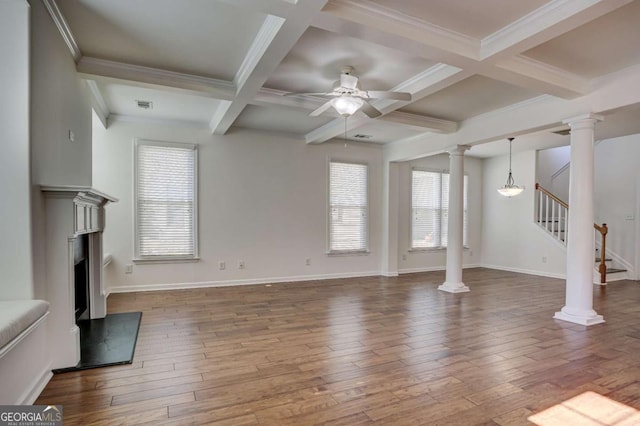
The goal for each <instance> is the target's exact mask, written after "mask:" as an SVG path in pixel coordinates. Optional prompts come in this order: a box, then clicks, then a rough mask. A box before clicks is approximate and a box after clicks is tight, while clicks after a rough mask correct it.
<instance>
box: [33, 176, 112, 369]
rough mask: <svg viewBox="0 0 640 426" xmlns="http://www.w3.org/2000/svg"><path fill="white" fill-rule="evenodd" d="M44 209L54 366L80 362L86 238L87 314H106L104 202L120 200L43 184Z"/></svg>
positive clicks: (77, 189) (49, 324)
mask: <svg viewBox="0 0 640 426" xmlns="http://www.w3.org/2000/svg"><path fill="white" fill-rule="evenodd" d="M41 190H42V192H43V194H44V196H45V209H46V225H45V226H46V236H45V257H46V280H47V283H46V288H47V300H48V301H49V303H50V305H51V306H50V311H51V315H50V319H49V323H48V334H49V342H50V343H51V344H50V347H51V350H52V351H53V365H52V367H53V368H54V369H57V368H66V367H73V366H75V365H76V364H78V362H79V361H80V331H79V328H78V326H77V325H76V320H77V318H76V290H75V281H76V279H75V274H76V269H77V268H76V260H77V259H76V257H77V256H76V254H77V252H78V250H77V249H76V250H74V246H76V247H79V246H81V244H82V242H81V241H79V240H85V242H84V244H85V249H84V251H85V253H84V255H85V257H86V259H85V260H86V264H85V268H86V269H87V271H86V278H87V279H88V283H89V284H88V286H86V289H87V292H88V294H87V296H86V301H87V302H88V303H87V305H88V306H87V308H88V309H87V310H88V313H85V314H84V315H83V318H85V317H88V318H91V319H95V318H104V317H105V315H106V313H107V302H106V296H107V295H106V292H105V289H104V283H103V280H102V275H103V274H102V257H103V250H102V232H103V231H104V225H105V208H104V207H105V205H106V204H107V203H109V202H116V201H118V200H117V199H116V198H114V197H111V196H109V195H107V194H105V193H103V192H100V191H98V190H95V189H93V188H88V187H78V186H42V187H41Z"/></svg>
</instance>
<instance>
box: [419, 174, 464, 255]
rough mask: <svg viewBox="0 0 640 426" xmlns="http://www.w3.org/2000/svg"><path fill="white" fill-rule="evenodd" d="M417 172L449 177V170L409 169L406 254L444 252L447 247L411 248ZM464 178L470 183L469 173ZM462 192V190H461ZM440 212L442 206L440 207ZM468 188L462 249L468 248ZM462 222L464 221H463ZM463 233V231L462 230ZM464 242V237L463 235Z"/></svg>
mask: <svg viewBox="0 0 640 426" xmlns="http://www.w3.org/2000/svg"><path fill="white" fill-rule="evenodd" d="M414 170H416V171H419V172H429V173H440V174H441V175H442V174H448V175H451V173H450V172H449V169H432V168H428V167H411V172H410V173H409V182H410V184H409V248H408V249H407V252H409V253H412V252H413V253H421V252H437V251H444V250H446V249H447V246H442V245H440V246H439V247H413V171H414ZM464 176H465V177H466V178H467V182H470V179H469V173H467V172H464ZM463 182H464V180H463ZM440 185H441V186H440V188H441V190H442V181H441V183H440ZM463 190H464V189H463ZM440 209H441V210H442V206H441V207H440ZM468 215H469V187H468V186H467V245H465V244H464V243H463V245H462V248H463V249H468V248H469V245H468V243H469V216H468ZM463 220H464V219H463ZM463 232H464V230H463ZM463 240H464V235H463Z"/></svg>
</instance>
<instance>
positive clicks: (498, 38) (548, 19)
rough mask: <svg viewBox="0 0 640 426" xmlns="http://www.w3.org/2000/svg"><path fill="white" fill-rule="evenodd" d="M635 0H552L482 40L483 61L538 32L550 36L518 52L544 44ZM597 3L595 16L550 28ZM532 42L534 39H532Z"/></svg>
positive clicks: (481, 52) (481, 54) (481, 56)
mask: <svg viewBox="0 0 640 426" xmlns="http://www.w3.org/2000/svg"><path fill="white" fill-rule="evenodd" d="M631 1H632V0H614V1H605V0H552V1H550V2H549V3H547V4H545V5H544V6H541V7H539V8H538V9H536V10H534V11H533V12H531V13H529V14H527V15H525V16H523V17H521V18H520V19H517V20H515V21H513V22H512V23H510V24H509V25H507V26H505V27H503V28H501V29H499V30H498V31H496V32H494V33H493V34H491V35H489V36H487V37H485V38H484V39H482V41H481V43H480V60H485V59H487V58H489V57H491V56H494V55H496V54H498V53H501V52H505V51H506V50H507V49H509V48H510V47H512V46H515V45H517V44H519V43H521V42H523V41H524V40H528V39H530V38H531V37H532V36H534V35H536V34H540V33H542V32H545V31H547V32H548V37H546V38H545V39H544V40H537V41H536V42H535V44H533V45H531V46H525V47H524V48H519V49H518V50H519V52H516V53H520V52H521V51H524V50H527V49H529V48H531V47H534V46H535V45H538V44H540V43H543V42H544V41H546V40H547V39H548V38H551V37H555V36H558V35H560V34H562V33H564V32H567V31H570V30H571V29H573V28H575V27H577V26H579V25H581V24H583V23H586V22H588V21H589V20H591V19H594V18H596V17H598V16H601V15H603V14H605V13H607V12H610V11H612V10H615V9H617V8H619V7H621V6H624V5H625V4H627V3H630V2H631ZM595 6H602V7H601V8H600V11H594V14H595V16H589V17H585V18H583V19H579V20H573V21H575V22H572V23H571V25H568V26H563V28H562V29H561V30H560V29H556V30H555V31H548V30H549V29H550V28H551V27H553V26H555V25H557V24H558V23H560V22H563V21H569V20H570V18H572V17H574V16H576V15H578V14H579V13H581V12H584V11H586V10H588V9H590V8H594V7H595ZM529 42H531V40H529Z"/></svg>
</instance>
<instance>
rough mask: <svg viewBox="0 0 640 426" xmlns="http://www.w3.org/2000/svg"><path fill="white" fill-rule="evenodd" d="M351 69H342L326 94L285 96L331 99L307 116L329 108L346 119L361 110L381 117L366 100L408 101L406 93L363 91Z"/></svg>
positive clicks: (316, 114)
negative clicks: (332, 108) (331, 88)
mask: <svg viewBox="0 0 640 426" xmlns="http://www.w3.org/2000/svg"><path fill="white" fill-rule="evenodd" d="M352 73H353V67H344V68H343V69H342V73H341V74H340V80H339V81H336V82H335V83H334V85H333V90H332V91H331V92H328V93H286V94H285V96H295V95H303V96H322V97H331V98H333V99H330V100H328V101H327V102H325V103H324V104H322V105H321V106H320V107H319V108H317V109H316V110H314V111H312V112H311V113H310V114H309V115H310V116H312V117H315V116H318V115H320V114H322V113H323V112H325V111H326V110H327V109H329V108H330V107H334V108H335V110H336V111H337V112H338V114H340V115H342V116H345V117H348V116H350V115H352V114H354V113H355V112H356V111H358V110H361V111H362V112H364V113H365V114H366V115H367V116H369V117H370V118H375V117H379V116H380V115H382V113H381V112H380V111H378V110H377V109H376V108H375V107H373V106H372V105H371V104H370V103H369V102H368V101H367V100H368V99H393V100H397V101H410V100H411V93H406V92H386V91H379V90H363V89H361V88H360V87H359V86H358V77H356V76H355V75H353V74H352Z"/></svg>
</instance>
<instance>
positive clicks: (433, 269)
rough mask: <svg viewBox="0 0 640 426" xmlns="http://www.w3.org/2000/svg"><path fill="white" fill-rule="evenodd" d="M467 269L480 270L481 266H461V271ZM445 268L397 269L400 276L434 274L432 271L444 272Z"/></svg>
mask: <svg viewBox="0 0 640 426" xmlns="http://www.w3.org/2000/svg"><path fill="white" fill-rule="evenodd" d="M469 268H482V265H480V264H475V263H473V264H469V265H463V266H462V269H469ZM446 269H447V268H446V267H445V266H427V267H424V268H404V269H398V273H399V274H400V275H402V274H416V273H418V272H434V271H444V270H446Z"/></svg>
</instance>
